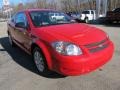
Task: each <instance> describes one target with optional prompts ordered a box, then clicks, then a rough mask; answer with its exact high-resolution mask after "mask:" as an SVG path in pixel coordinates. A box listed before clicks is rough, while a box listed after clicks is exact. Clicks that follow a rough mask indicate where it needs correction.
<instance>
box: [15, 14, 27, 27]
mask: <svg viewBox="0 0 120 90" xmlns="http://www.w3.org/2000/svg"><path fill="white" fill-rule="evenodd" d="M15 23H20V24H23V26H27V19H26V15H25V14H24V13H23V12H20V13H18V14H17V15H16V17H15Z"/></svg>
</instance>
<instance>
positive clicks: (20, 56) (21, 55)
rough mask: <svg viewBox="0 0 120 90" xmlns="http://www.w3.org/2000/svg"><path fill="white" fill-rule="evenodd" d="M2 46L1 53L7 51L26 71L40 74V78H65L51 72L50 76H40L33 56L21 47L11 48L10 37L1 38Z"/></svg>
mask: <svg viewBox="0 0 120 90" xmlns="http://www.w3.org/2000/svg"><path fill="white" fill-rule="evenodd" d="M0 44H1V45H2V47H3V49H0V52H1V51H6V52H7V53H8V54H9V55H10V56H11V57H12V60H14V61H15V62H16V63H17V64H19V65H20V66H22V67H24V68H25V69H27V70H29V71H31V72H33V73H35V74H38V75H40V76H43V77H46V78H52V79H56V78H64V77H65V76H63V75H60V74H58V73H55V72H49V73H48V74H45V75H43V74H40V73H39V72H38V70H37V68H36V66H35V64H34V61H33V60H32V58H31V56H30V55H28V54H26V53H25V52H24V51H23V50H21V49H20V48H19V47H11V45H10V44H9V41H8V37H3V38H0Z"/></svg>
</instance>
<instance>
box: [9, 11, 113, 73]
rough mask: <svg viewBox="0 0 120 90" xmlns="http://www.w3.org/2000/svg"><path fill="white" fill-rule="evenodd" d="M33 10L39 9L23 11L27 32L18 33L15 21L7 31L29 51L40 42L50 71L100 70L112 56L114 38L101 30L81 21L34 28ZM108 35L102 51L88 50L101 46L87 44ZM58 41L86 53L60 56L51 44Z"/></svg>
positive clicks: (85, 71) (86, 71)
mask: <svg viewBox="0 0 120 90" xmlns="http://www.w3.org/2000/svg"><path fill="white" fill-rule="evenodd" d="M30 11H40V10H39V9H35V10H34V9H33V10H25V11H22V12H25V14H26V16H27V19H28V22H29V26H30V27H29V29H28V30H27V31H26V32H25V33H26V34H23V32H22V31H21V32H17V33H16V31H15V30H13V27H14V24H13V23H12V22H9V25H8V31H9V32H10V34H11V35H12V37H13V39H14V40H16V41H17V42H18V43H17V42H15V43H17V44H20V45H19V46H20V47H22V48H24V49H25V50H27V51H29V52H31V45H32V43H35V44H36V45H38V46H39V47H40V48H41V49H42V51H43V53H44V55H45V57H46V60H47V64H48V68H49V69H50V70H53V71H56V72H58V73H61V74H63V75H81V74H84V73H88V72H91V71H93V70H96V69H98V68H99V67H101V66H102V65H104V64H105V63H107V62H108V61H109V60H110V59H111V57H112V55H113V51H114V46H113V43H112V41H111V40H110V39H109V38H108V37H107V35H106V33H105V32H103V31H102V30H100V29H98V28H95V27H91V26H89V25H87V24H80V23H72V24H61V25H52V26H45V27H44V26H43V27H35V26H34V25H33V23H32V20H31V18H30V15H29V12H30ZM41 11H43V10H41ZM10 25H11V26H12V27H11V26H10ZM14 28H16V27H14ZM18 33H19V35H18ZM31 35H32V37H31ZM106 38H107V41H105V42H104V43H102V44H105V43H108V46H107V47H106V48H104V49H102V50H100V51H97V52H94V53H92V52H90V50H89V49H93V48H97V47H99V46H94V47H90V48H87V47H86V45H89V44H95V43H99V42H101V41H103V40H105V39H106ZM55 41H66V42H71V43H74V44H75V45H77V46H79V47H80V48H81V49H82V51H83V54H82V55H79V56H64V55H61V54H59V53H57V52H56V51H55V50H54V49H53V48H52V46H51V43H53V42H55Z"/></svg>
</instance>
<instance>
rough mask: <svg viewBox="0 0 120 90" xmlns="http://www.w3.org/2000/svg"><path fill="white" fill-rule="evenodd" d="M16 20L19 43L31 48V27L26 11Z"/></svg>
mask: <svg viewBox="0 0 120 90" xmlns="http://www.w3.org/2000/svg"><path fill="white" fill-rule="evenodd" d="M15 22H16V27H15V29H16V35H17V41H18V43H19V45H21V47H23V48H24V49H26V50H29V49H30V42H31V38H30V28H29V24H28V21H27V17H26V14H25V13H24V12H21V13H19V14H18V15H17V16H16V21H15ZM21 23H22V24H21ZM17 24H18V25H17Z"/></svg>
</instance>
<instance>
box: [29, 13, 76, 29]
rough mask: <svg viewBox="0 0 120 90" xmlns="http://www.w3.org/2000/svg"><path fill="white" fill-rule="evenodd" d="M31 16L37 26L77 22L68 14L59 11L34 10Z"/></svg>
mask: <svg viewBox="0 0 120 90" xmlns="http://www.w3.org/2000/svg"><path fill="white" fill-rule="evenodd" d="M30 16H31V19H32V22H33V24H34V25H35V26H36V27H39V26H48V25H58V24H66V23H73V22H75V20H72V18H71V17H69V16H68V15H66V14H64V13H62V12H57V11H32V12H30Z"/></svg>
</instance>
